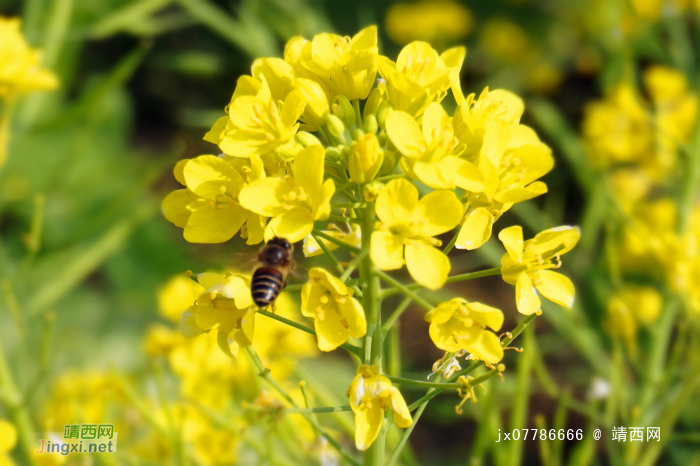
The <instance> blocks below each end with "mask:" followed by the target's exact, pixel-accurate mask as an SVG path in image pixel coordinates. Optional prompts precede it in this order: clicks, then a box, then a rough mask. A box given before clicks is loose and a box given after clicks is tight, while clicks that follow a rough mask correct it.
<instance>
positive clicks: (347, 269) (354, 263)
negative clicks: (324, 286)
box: [340, 249, 369, 285]
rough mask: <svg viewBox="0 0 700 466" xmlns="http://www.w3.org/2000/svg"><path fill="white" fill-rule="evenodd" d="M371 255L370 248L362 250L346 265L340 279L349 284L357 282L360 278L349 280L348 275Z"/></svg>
mask: <svg viewBox="0 0 700 466" xmlns="http://www.w3.org/2000/svg"><path fill="white" fill-rule="evenodd" d="M368 255H369V250H368V249H365V250H364V251H360V253H359V254H358V255H357V257H355V258H354V259H353V260H352V261H351V262H350V263H349V264H348V266H347V267H345V272H343V274H342V275H341V276H340V281H341V282H343V283H345V284H346V285H347V284H350V282H354V283H357V282H358V281H359V280H348V277H349V276H350V274H352V273H353V272H354V271H355V269H356V268H357V266H358V265H360V264H361V263H362V261H363V260H364V259H365V257H367V256H368Z"/></svg>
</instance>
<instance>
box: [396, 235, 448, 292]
mask: <svg viewBox="0 0 700 466" xmlns="http://www.w3.org/2000/svg"><path fill="white" fill-rule="evenodd" d="M406 267H407V268H408V272H409V273H410V274H411V277H413V279H414V280H415V281H416V282H418V283H420V284H421V285H423V286H425V287H426V288H428V289H431V290H437V289H438V288H440V287H441V286H442V285H444V284H445V280H447V275H448V274H449V273H450V260H449V259H448V258H447V256H445V255H444V254H443V253H442V252H440V251H439V250H438V249H436V248H434V247H433V246H431V245H430V244H428V243H426V242H425V241H411V243H410V244H407V245H406Z"/></svg>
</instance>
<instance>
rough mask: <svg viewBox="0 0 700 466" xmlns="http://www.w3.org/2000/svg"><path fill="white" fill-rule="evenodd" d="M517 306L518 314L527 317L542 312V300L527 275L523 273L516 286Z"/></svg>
mask: <svg viewBox="0 0 700 466" xmlns="http://www.w3.org/2000/svg"><path fill="white" fill-rule="evenodd" d="M515 304H516V306H517V308H518V312H519V313H521V314H525V315H526V316H529V315H530V314H534V313H535V312H537V311H539V310H540V298H539V297H538V296H537V292H536V291H535V287H534V286H532V281H530V277H529V276H528V275H527V274H526V273H521V274H520V276H519V277H518V282H517V283H516V284H515Z"/></svg>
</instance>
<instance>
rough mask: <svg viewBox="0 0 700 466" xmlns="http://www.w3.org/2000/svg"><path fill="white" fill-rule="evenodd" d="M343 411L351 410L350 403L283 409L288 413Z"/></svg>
mask: <svg viewBox="0 0 700 466" xmlns="http://www.w3.org/2000/svg"><path fill="white" fill-rule="evenodd" d="M345 411H352V408H351V407H350V405H343V406H329V407H326V408H288V409H285V410H284V412H285V413H289V414H326V413H341V412H345Z"/></svg>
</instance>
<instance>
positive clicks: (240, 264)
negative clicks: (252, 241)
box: [227, 251, 258, 273]
mask: <svg viewBox="0 0 700 466" xmlns="http://www.w3.org/2000/svg"><path fill="white" fill-rule="evenodd" d="M257 262H258V253H257V252H255V251H245V252H237V253H234V254H231V258H230V259H229V261H228V267H227V268H228V269H230V270H231V271H235V272H245V273H249V272H251V271H252V270H253V269H254V268H255V265H256V264H257Z"/></svg>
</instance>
